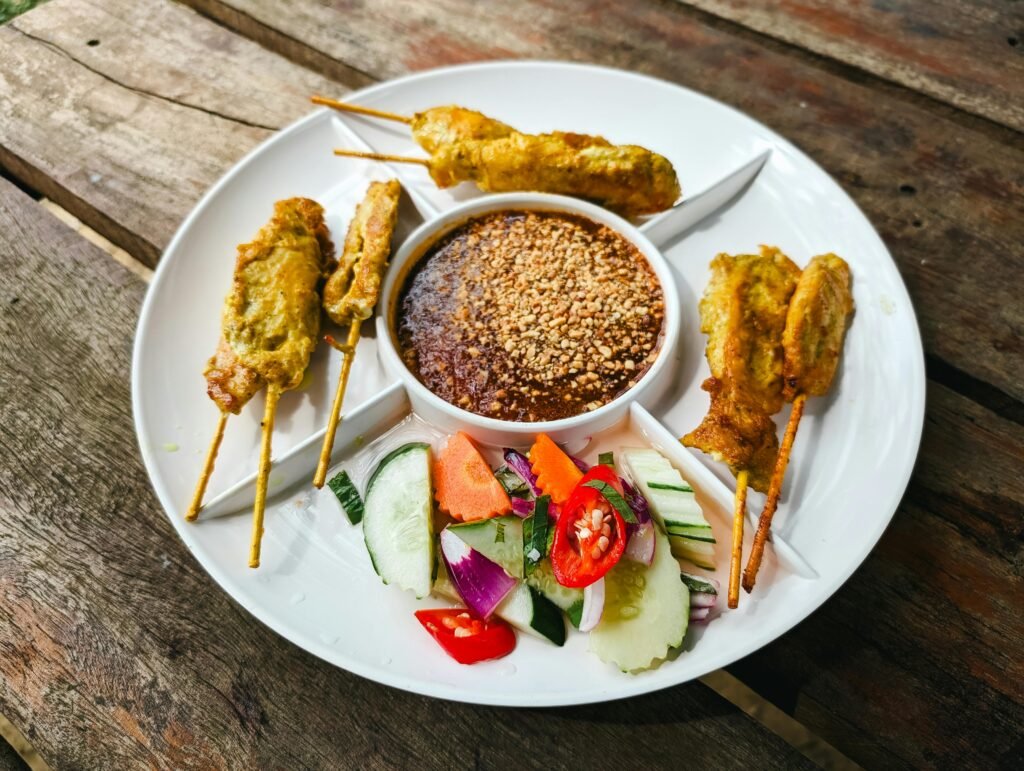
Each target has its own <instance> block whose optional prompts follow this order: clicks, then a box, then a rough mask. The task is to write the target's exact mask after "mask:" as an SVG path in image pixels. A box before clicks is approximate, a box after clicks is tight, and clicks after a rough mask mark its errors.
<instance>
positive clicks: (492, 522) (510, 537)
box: [448, 514, 523, 580]
mask: <svg viewBox="0 0 1024 771" xmlns="http://www.w3.org/2000/svg"><path fill="white" fill-rule="evenodd" d="M448 529H449V530H451V531H452V532H453V533H454V534H455V535H457V536H458V537H459V538H460V539H461V540H462V542H463V543H465V544H466V546H468V547H470V548H471V549H476V550H477V551H478V552H480V553H481V554H483V555H484V556H485V557H487V559H489V560H490V561H491V562H497V563H498V564H499V565H501V566H502V567H503V568H505V571H506V572H507V573H508V574H509V575H510V576H512V577H513V578H518V579H520V580H521V579H522V577H523V520H521V519H520V518H519V517H516V516H512V515H511V514H509V515H507V516H504V517H494V518H492V519H481V520H479V521H477V522H464V523H462V524H459V525H449V526H448Z"/></svg>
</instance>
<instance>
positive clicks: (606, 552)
mask: <svg viewBox="0 0 1024 771" xmlns="http://www.w3.org/2000/svg"><path fill="white" fill-rule="evenodd" d="M592 480H598V481H601V482H604V483H605V484H607V485H610V486H611V487H612V488H613V489H614V490H615V491H616V492H617V493H618V494H619V495H620V496H621V495H622V482H621V481H620V480H619V477H618V476H617V475H616V474H615V472H614V471H613V470H612V469H611V468H609V467H608V466H594V468H592V469H591V470H590V471H588V472H587V473H586V474H585V475H584V476H583V479H581V480H580V481H579V483H578V484H577V485H576V487H575V488H573V491H572V493H570V495H569V500H568V501H566V504H565V506H563V507H562V511H561V513H560V514H559V515H558V522H557V523H556V524H555V540H554V543H553V544H552V545H551V567H552V568H553V570H554V573H555V579H556V580H557V581H558V583H560V584H561V585H562V586H572V587H581V586H589V585H590V584H592V583H594V582H595V581H597V580H598V579H599V578H601V577H602V576H603V575H604V574H605V573H607V572H608V571H609V570H611V569H612V567H613V566H614V565H615V563H616V562H618V561H619V558H620V557H622V553H623V552H624V551H625V550H626V539H627V533H626V523H625V522H623V520H622V516H621V515H620V514H619V512H618V511H616V509H615V507H614V506H613V505H612V504H611V503H610V502H609V501H608V500H607V499H606V498H605V497H604V496H603V495H601V493H600V492H599V491H598V490H597V489H595V488H593V487H589V486H588V485H587V483H588V482H590V481H592Z"/></svg>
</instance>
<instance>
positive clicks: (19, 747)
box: [0, 198, 860, 771]
mask: <svg viewBox="0 0 1024 771" xmlns="http://www.w3.org/2000/svg"><path fill="white" fill-rule="evenodd" d="M39 205H40V206H42V207H43V208H44V209H46V210H47V211H48V212H50V213H51V214H53V215H54V216H55V217H57V219H59V220H61V221H62V222H64V223H65V224H66V225H68V227H70V228H72V229H73V230H75V231H76V232H77V233H79V235H81V236H82V237H83V238H85V239H86V240H87V241H89V242H91V243H93V244H95V245H96V246H98V247H100V249H102V250H103V251H105V252H106V253H107V254H109V255H110V256H111V257H113V258H114V260H116V261H117V262H118V263H120V264H121V265H123V266H124V267H126V268H127V269H128V270H130V271H132V272H133V273H134V274H135V275H137V276H138V277H139V278H141V279H142V280H143V281H145V282H146V283H147V284H148V283H150V282H151V281H152V279H153V273H154V271H153V270H152V269H151V268H149V267H147V266H146V265H144V264H142V263H141V262H140V261H138V260H136V259H135V258H134V257H132V256H131V255H130V254H129V253H128V252H127V251H125V250H124V249H121V248H120V247H118V246H116V245H114V244H113V243H111V242H110V241H108V240H107V239H106V238H104V237H103V236H101V235H100V234H99V233H97V232H96V231H95V230H93V229H92V228H90V227H89V226H87V225H84V224H83V223H82V222H81V220H79V219H78V218H77V217H75V216H74V215H73V214H71V213H70V212H68V211H67V210H65V209H63V208H61V207H60V206H58V205H57V204H56V203H54V202H53V201H51V200H49V199H47V198H42V199H40V200H39ZM700 682H701V683H703V684H704V685H705V686H706V687H708V688H710V689H711V690H712V691H714V692H715V693H717V694H718V695H719V696H721V697H722V698H724V699H725V700H726V701H728V702H730V703H731V704H733V705H734V706H736V707H738V708H739V709H740V710H742V711H743V712H744V713H745V714H746V715H747V716H748V717H750V718H751V719H753V720H754V721H755V722H757V723H758V724H760V725H761V726H763V727H764V728H765V729H767V730H768V731H770V732H772V733H774V734H775V735H776V736H778V737H779V738H781V739H782V740H783V741H785V742H786V743H787V744H789V745H790V746H791V747H793V748H794V749H796V750H797V751H798V752H800V753H801V754H802V755H804V756H805V757H807V758H808V759H809V760H810V761H812V762H813V763H815V764H817V765H818V766H820V767H822V768H827V769H858V768H860V766H858V765H857V764H856V763H854V762H853V761H852V760H850V759H849V758H847V757H846V756H845V755H843V754H842V753H841V752H840V751H839V750H837V749H836V748H835V747H833V746H832V745H830V744H828V743H827V742H826V741H824V740H823V739H821V738H819V737H818V736H816V735H815V734H813V733H812V732H811V731H810V730H808V729H807V728H806V727H805V726H804V725H803V724H802V723H800V722H798V721H797V720H795V719H794V718H792V717H791V716H789V715H787V714H786V713H785V712H783V711H782V710H781V709H779V708H778V707H776V706H775V705H774V704H772V703H771V702H769V701H767V700H766V699H764V698H762V697H761V696H759V695H758V694H757V693H756V692H755V691H754V690H753V689H751V688H749V687H748V686H746V685H744V684H743V683H742V682H741V681H740V680H738V679H737V678H736V677H734V676H733V675H731V674H729V673H728V672H726V671H725V670H724V669H720V670H717V671H715V672H711V673H709V674H707V675H705V676H704V677H702V678H700ZM0 738H3V739H6V740H7V741H8V743H9V744H11V746H13V747H14V749H15V751H16V752H17V753H18V754H19V755H20V756H21V757H22V759H24V760H25V762H26V764H27V765H28V766H29V768H30V769H32V771H49V769H50V766H49V765H47V763H46V762H45V761H44V760H43V759H42V758H41V757H40V756H39V754H38V753H37V752H36V751H35V749H34V748H33V747H32V746H31V744H30V743H29V742H28V740H27V739H26V738H25V736H24V735H23V734H22V733H21V732H20V731H18V729H17V728H15V727H14V726H13V725H12V724H11V723H10V722H9V721H8V720H7V719H6V718H4V717H3V715H0Z"/></svg>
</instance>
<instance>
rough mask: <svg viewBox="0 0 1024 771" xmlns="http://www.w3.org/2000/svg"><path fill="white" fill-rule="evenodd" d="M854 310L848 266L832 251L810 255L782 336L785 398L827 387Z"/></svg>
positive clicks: (823, 390)
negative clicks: (811, 257)
mask: <svg viewBox="0 0 1024 771" xmlns="http://www.w3.org/2000/svg"><path fill="white" fill-rule="evenodd" d="M851 313H853V297H852V295H851V293H850V266H849V265H847V264H846V261H845V260H843V258H841V257H837V256H836V255H834V254H831V253H830V254H823V255H819V256H817V257H815V258H814V259H812V260H811V261H810V263H808V265H807V267H806V268H804V271H803V274H802V275H801V276H800V281H799V283H798V284H797V285H796V291H795V292H793V298H792V299H791V300H790V302H789V312H788V313H787V315H786V329H785V332H784V333H783V336H782V346H783V349H784V351H785V358H784V362H783V365H782V378H783V389H782V396H783V398H784V399H785V400H786V401H787V402H791V401H793V399H794V398H796V396H797V395H798V394H806V395H808V396H824V395H825V393H827V392H828V389H829V387H830V386H831V385H832V378H833V377H834V376H835V373H836V367H837V366H838V365H839V355H840V354H841V353H842V350H843V337H844V335H845V334H846V326H847V320H848V319H849V317H850V314H851Z"/></svg>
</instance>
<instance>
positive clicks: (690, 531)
mask: <svg viewBox="0 0 1024 771" xmlns="http://www.w3.org/2000/svg"><path fill="white" fill-rule="evenodd" d="M668 534H669V535H674V536H677V537H679V538H689V539H690V540H692V541H704V543H716V541H715V535H714V533H712V532H711V528H710V527H704V526H702V525H675V524H673V525H669V526H668Z"/></svg>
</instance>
